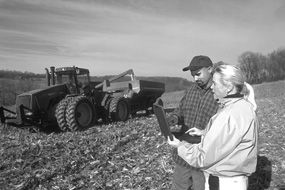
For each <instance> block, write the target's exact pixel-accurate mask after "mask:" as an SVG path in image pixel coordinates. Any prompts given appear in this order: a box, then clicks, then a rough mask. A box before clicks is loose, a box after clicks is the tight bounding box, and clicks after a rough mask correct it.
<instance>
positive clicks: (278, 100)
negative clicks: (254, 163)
mask: <svg viewBox="0 0 285 190" xmlns="http://www.w3.org/2000/svg"><path fill="white" fill-rule="evenodd" d="M253 87H254V90H255V95H256V102H257V106H258V110H257V115H258V117H259V120H260V133H259V136H260V144H259V156H260V157H259V165H258V167H257V169H258V172H257V173H256V174H255V175H253V177H252V178H251V179H252V180H251V181H250V184H251V187H254V185H256V186H258V188H256V189H269V190H284V189H285V182H284V179H285V156H284V155H285V147H284V144H285V138H284V126H285V110H284V106H285V96H284V95H285V92H284V89H285V88H284V87H285V81H278V82H274V83H265V84H260V85H254V86H253ZM182 95H183V92H175V93H165V94H164V95H163V96H162V98H163V100H164V103H165V106H166V107H173V106H176V105H177V104H178V102H179V100H180V99H181V97H182ZM172 172H173V162H172V160H171V148H170V147H169V146H168V144H167V143H166V142H165V139H164V138H163V137H162V136H161V135H159V127H158V125H157V121H156V118H155V116H154V115H150V116H143V115H140V116H137V117H135V118H132V119H130V120H129V121H127V122H118V123H112V124H109V125H96V126H94V127H92V128H90V129H88V130H86V131H82V132H74V133H71V132H67V133H55V132H52V133H44V132H33V133H31V132H30V131H29V130H23V129H19V128H15V127H10V126H3V125H1V126H0V189H3V190H8V189H9V190H11V189H15V190H28V189H31V190H53V189H60V190H65V189H66V190H71V189H72V190H79V189H82V190H89V189H118V190H120V189H122V190H123V189H125V190H127V189H129V190H131V189H134V190H140V189H141V190H145V189H149V190H150V189H152V190H160V189H170V186H171V179H172ZM258 180H259V182H258ZM257 182H258V184H257ZM255 183H256V184H255ZM252 189H253V188H252Z"/></svg>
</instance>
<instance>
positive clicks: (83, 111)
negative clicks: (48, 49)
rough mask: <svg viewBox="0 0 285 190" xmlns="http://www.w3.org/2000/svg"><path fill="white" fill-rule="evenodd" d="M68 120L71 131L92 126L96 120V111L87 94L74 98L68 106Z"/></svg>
mask: <svg viewBox="0 0 285 190" xmlns="http://www.w3.org/2000/svg"><path fill="white" fill-rule="evenodd" d="M66 121H67V124H68V126H69V128H70V130H71V131H78V130H83V129H87V128H89V127H91V126H92V125H93V124H94V123H95V121H96V112H95V108H94V106H93V104H92V102H91V101H90V100H89V99H88V98H86V97H85V96H78V97H76V98H74V99H73V101H71V102H69V104H68V106H67V109H66Z"/></svg>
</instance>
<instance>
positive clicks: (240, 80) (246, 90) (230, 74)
mask: <svg viewBox="0 0 285 190" xmlns="http://www.w3.org/2000/svg"><path fill="white" fill-rule="evenodd" d="M213 73H219V74H220V75H221V79H220V80H221V83H222V84H223V85H225V86H229V85H232V86H234V87H235V89H236V93H240V94H243V95H244V97H245V99H247V100H248V101H249V102H250V103H251V104H252V105H253V107H254V110H255V109H256V103H255V99H254V91H253V88H252V87H251V86H250V85H249V84H248V83H246V80H245V76H244V74H243V72H242V71H241V69H240V68H239V67H237V66H234V65H229V64H220V65H218V66H217V67H215V68H214V71H213Z"/></svg>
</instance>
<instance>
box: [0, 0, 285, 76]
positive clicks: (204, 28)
mask: <svg viewBox="0 0 285 190" xmlns="http://www.w3.org/2000/svg"><path fill="white" fill-rule="evenodd" d="M284 33H285V0H271V1H269V0H0V69H1V70H15V71H22V72H25V71H28V72H34V73H44V72H45V68H50V66H55V67H64V66H77V67H82V68H87V69H89V70H90V73H91V76H102V75H116V74H119V73H122V72H124V71H126V70H128V69H133V70H134V73H135V75H137V76H170V77H183V78H187V79H191V75H190V72H183V71H182V68H184V67H186V66H188V65H189V63H190V61H191V59H192V58H193V57H194V56H196V55H207V56H209V57H210V58H211V59H212V61H213V62H214V63H215V62H218V61H224V62H227V63H231V64H237V63H238V61H237V60H238V56H239V55H241V54H242V53H243V52H245V51H251V52H258V53H262V54H264V55H267V54H268V53H271V52H273V51H274V50H277V49H278V48H283V47H285V37H284Z"/></svg>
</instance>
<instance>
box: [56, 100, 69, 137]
mask: <svg viewBox="0 0 285 190" xmlns="http://www.w3.org/2000/svg"><path fill="white" fill-rule="evenodd" d="M71 100H72V97H67V98H65V99H63V100H61V101H60V102H59V104H58V105H57V106H56V109H55V117H56V121H57V124H58V126H59V128H60V129H61V130H62V131H64V132H65V131H69V127H68V125H67V122H66V118H65V111H66V107H67V105H68V103H69V102H70V101H71Z"/></svg>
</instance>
